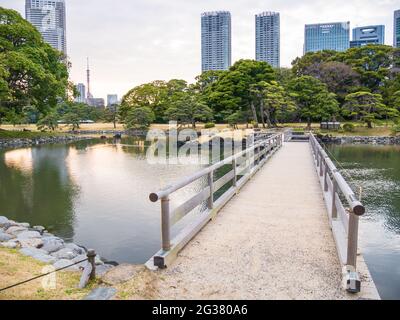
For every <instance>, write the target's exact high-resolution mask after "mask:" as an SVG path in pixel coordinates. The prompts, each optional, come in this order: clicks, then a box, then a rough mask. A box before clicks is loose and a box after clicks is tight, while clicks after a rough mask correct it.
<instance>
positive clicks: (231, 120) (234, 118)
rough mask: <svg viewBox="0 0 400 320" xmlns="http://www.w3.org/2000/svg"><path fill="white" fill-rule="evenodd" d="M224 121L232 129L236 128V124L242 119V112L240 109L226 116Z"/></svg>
mask: <svg viewBox="0 0 400 320" xmlns="http://www.w3.org/2000/svg"><path fill="white" fill-rule="evenodd" d="M226 121H227V122H228V124H229V125H230V126H231V127H232V128H233V129H238V124H239V123H240V122H242V121H243V114H242V113H241V112H240V111H237V112H235V113H232V114H231V115H229V116H227V117H226Z"/></svg>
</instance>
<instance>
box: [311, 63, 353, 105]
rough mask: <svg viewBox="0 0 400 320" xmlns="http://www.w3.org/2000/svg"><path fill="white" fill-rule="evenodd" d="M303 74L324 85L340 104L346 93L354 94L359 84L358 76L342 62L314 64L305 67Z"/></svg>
mask: <svg viewBox="0 0 400 320" xmlns="http://www.w3.org/2000/svg"><path fill="white" fill-rule="evenodd" d="M303 72H304V73H305V74H306V75H309V76H312V77H314V78H317V79H318V80H320V81H322V82H323V83H325V84H326V86H327V88H328V90H329V91H330V92H333V93H335V94H336V95H337V96H338V98H339V99H340V100H341V101H342V102H344V99H345V97H346V95H347V94H348V93H351V92H354V91H355V90H356V89H357V88H358V87H359V86H360V84H361V83H360V75H359V74H358V73H357V72H356V71H354V70H353V69H352V68H351V66H349V65H347V64H345V63H343V62H336V61H330V62H322V63H314V64H311V65H309V66H308V67H305V68H304V71H303Z"/></svg>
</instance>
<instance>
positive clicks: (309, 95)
mask: <svg viewBox="0 0 400 320" xmlns="http://www.w3.org/2000/svg"><path fill="white" fill-rule="evenodd" d="M289 90H290V93H291V96H292V97H293V99H294V101H295V102H296V104H297V110H298V114H299V117H300V119H306V120H307V125H308V127H309V128H311V122H312V120H318V121H319V120H329V119H331V118H332V117H335V116H336V115H337V114H338V112H339V104H338V102H337V100H336V96H335V94H333V93H330V92H328V89H327V87H326V85H325V84H324V83H322V82H321V81H319V80H318V79H316V78H314V77H310V76H302V77H299V78H295V79H293V80H292V81H291V82H290V84H289Z"/></svg>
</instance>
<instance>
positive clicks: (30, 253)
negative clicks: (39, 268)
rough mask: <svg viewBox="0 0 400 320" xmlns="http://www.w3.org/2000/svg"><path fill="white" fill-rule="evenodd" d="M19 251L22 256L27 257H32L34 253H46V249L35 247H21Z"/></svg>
mask: <svg viewBox="0 0 400 320" xmlns="http://www.w3.org/2000/svg"><path fill="white" fill-rule="evenodd" d="M19 252H20V253H22V254H23V255H24V256H28V257H33V256H34V255H37V254H44V255H47V254H48V252H47V251H45V250H43V249H37V248H22V249H21V250H19Z"/></svg>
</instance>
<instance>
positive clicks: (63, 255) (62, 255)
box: [51, 248, 78, 260]
mask: <svg viewBox="0 0 400 320" xmlns="http://www.w3.org/2000/svg"><path fill="white" fill-rule="evenodd" d="M51 255H52V256H53V257H56V258H57V259H67V260H71V259H73V258H75V257H76V256H77V255H78V254H77V253H76V252H75V251H74V250H72V249H69V248H63V249H61V250H58V251H56V252H53V253H52V254H51Z"/></svg>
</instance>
